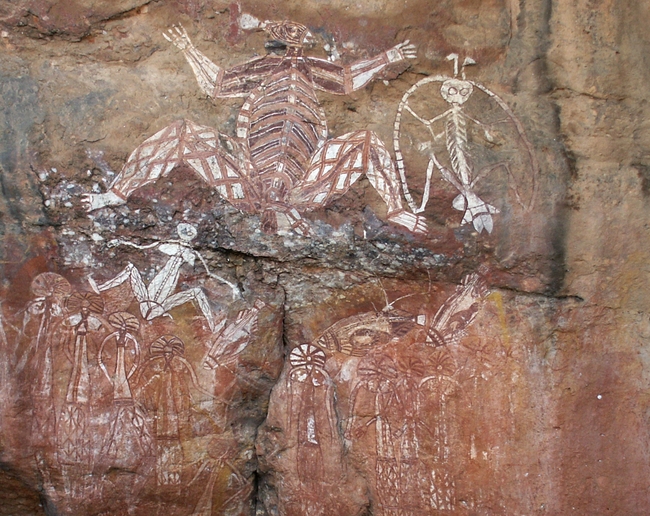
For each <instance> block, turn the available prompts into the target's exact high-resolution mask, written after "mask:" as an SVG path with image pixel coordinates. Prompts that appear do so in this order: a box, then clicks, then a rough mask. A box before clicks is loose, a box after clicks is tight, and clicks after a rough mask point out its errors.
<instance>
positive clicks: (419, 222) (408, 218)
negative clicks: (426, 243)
mask: <svg viewBox="0 0 650 516" xmlns="http://www.w3.org/2000/svg"><path fill="white" fill-rule="evenodd" d="M388 220H389V221H390V222H392V223H393V224H399V225H400V226H404V227H405V228H406V229H408V230H409V231H410V232H411V233H416V234H419V235H426V234H427V223H426V221H425V219H424V217H422V216H420V215H415V214H413V213H411V212H410V211H406V210H399V211H394V212H393V213H391V214H390V215H388Z"/></svg>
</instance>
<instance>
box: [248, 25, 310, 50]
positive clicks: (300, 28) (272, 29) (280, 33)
mask: <svg viewBox="0 0 650 516" xmlns="http://www.w3.org/2000/svg"><path fill="white" fill-rule="evenodd" d="M260 28H262V29H263V30H264V32H266V33H267V34H268V35H269V36H270V37H271V38H273V39H274V40H276V41H279V42H281V43H284V44H285V45H287V46H290V47H302V46H303V45H304V44H305V43H308V42H309V41H310V39H311V38H313V36H312V34H311V32H309V29H308V28H307V27H305V26H304V25H302V24H301V23H297V22H293V21H289V20H283V21H268V20H267V21H265V22H262V23H261V24H260Z"/></svg>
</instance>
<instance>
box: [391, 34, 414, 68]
mask: <svg viewBox="0 0 650 516" xmlns="http://www.w3.org/2000/svg"><path fill="white" fill-rule="evenodd" d="M386 53H387V54H388V60H389V61H390V62H391V63H395V62H397V61H403V60H404V59H415V58H416V57H417V47H416V46H415V45H414V44H413V43H411V42H410V41H409V40H408V39H407V40H406V41H403V42H402V43H399V44H397V45H395V46H394V47H393V48H391V49H390V50H389V51H388V52H386Z"/></svg>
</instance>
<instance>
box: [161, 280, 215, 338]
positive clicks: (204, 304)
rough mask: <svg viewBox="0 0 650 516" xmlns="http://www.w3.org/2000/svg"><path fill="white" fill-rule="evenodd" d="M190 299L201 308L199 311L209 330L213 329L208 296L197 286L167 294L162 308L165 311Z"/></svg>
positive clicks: (212, 316)
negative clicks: (171, 294) (170, 294)
mask: <svg viewBox="0 0 650 516" xmlns="http://www.w3.org/2000/svg"><path fill="white" fill-rule="evenodd" d="M190 301H195V302H196V304H197V305H198V307H199V310H201V313H203V315H204V317H205V318H206V319H207V321H208V326H209V327H210V331H214V329H215V324H214V315H213V314H212V309H211V308H210V303H209V302H208V298H207V297H206V296H205V293H204V292H203V290H201V289H200V288H199V287H194V288H191V289H189V290H184V291H183V292H179V293H178V294H174V295H173V296H169V297H168V298H167V299H166V300H165V301H163V303H162V309H163V310H164V311H165V312H168V311H169V310H171V309H172V308H175V307H177V306H180V305H183V304H185V303H189V302H190Z"/></svg>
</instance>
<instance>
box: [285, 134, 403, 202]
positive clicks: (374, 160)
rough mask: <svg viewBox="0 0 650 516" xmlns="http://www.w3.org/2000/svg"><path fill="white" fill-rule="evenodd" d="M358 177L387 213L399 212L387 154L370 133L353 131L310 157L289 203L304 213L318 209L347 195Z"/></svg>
mask: <svg viewBox="0 0 650 516" xmlns="http://www.w3.org/2000/svg"><path fill="white" fill-rule="evenodd" d="M362 174H366V177H367V178H368V180H369V181H370V183H371V184H372V186H374V187H375V189H376V190H377V192H378V193H379V195H380V196H381V197H382V199H383V200H384V202H385V203H386V205H387V207H388V213H389V214H390V213H392V212H395V211H398V210H400V209H401V202H400V201H399V193H400V187H399V183H398V181H397V176H396V174H395V169H394V167H393V163H392V160H391V158H390V154H389V153H388V150H386V147H385V146H384V144H383V143H382V141H381V140H380V139H379V138H378V137H377V135H376V134H375V133H373V132H371V131H355V132H353V133H348V134H345V135H343V136H340V137H338V138H333V139H331V140H328V141H327V142H325V144H324V145H323V146H322V147H320V148H319V149H318V150H317V151H316V152H315V153H314V155H313V156H312V159H311V161H310V164H309V167H308V169H307V172H306V174H305V179H304V180H303V181H302V182H301V183H300V184H298V185H297V186H296V188H295V189H294V190H293V192H292V193H291V198H290V201H291V204H292V205H293V206H296V207H297V208H298V209H302V210H304V211H311V210H315V209H317V208H320V207H322V206H324V205H325V204H327V203H329V202H331V201H332V200H334V199H336V198H337V197H340V196H341V195H343V194H344V193H345V192H347V191H348V189H349V188H350V187H351V186H352V185H353V184H354V183H355V182H356V181H357V180H358V179H359V178H360V177H361V175H362Z"/></svg>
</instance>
